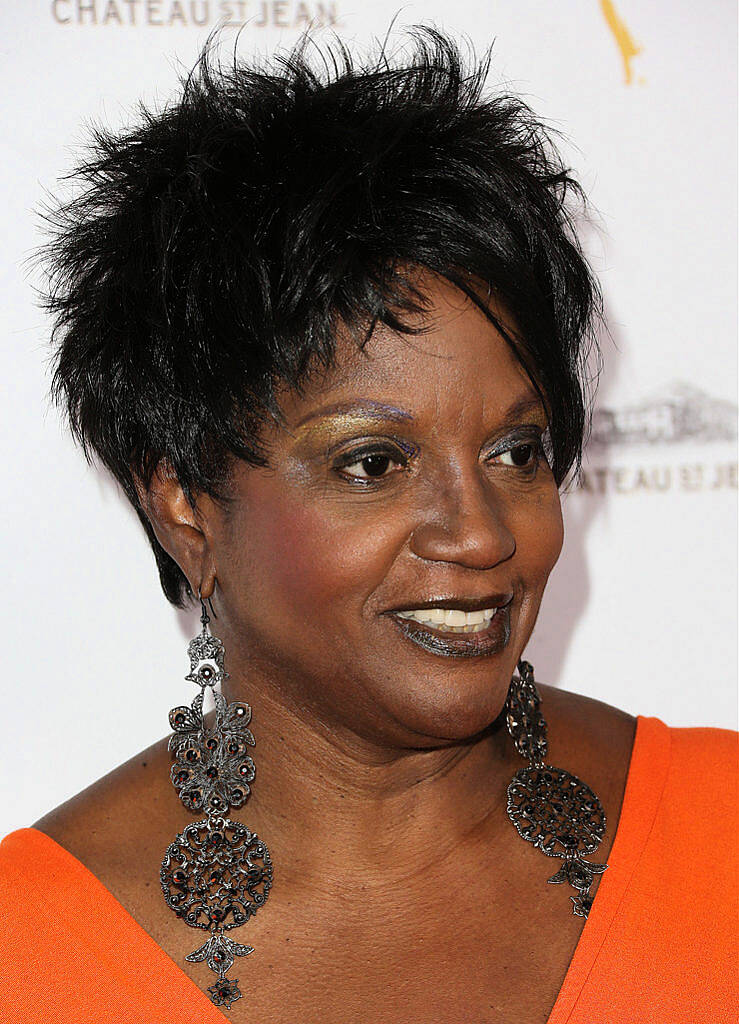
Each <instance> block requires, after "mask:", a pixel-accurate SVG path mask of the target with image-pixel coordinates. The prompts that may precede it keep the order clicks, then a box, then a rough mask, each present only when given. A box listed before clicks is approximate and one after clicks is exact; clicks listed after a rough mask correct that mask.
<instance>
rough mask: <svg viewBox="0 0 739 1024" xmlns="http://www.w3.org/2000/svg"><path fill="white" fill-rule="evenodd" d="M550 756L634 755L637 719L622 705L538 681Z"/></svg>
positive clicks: (589, 758) (580, 758)
mask: <svg viewBox="0 0 739 1024" xmlns="http://www.w3.org/2000/svg"><path fill="white" fill-rule="evenodd" d="M537 688H538V690H539V695H540V697H541V711H542V714H543V715H544V718H545V720H546V722H547V726H548V730H547V732H548V739H549V747H550V754H549V756H550V758H553V759H556V758H558V757H561V758H562V759H564V758H574V759H575V760H576V761H587V762H591V761H594V760H599V759H600V760H602V759H604V758H606V759H613V758H614V757H617V756H619V755H620V756H626V757H627V758H628V757H630V756H631V749H632V747H633V743H634V737H635V734H636V724H637V720H636V718H635V716H634V715H631V714H629V713H628V712H627V711H624V710H622V709H621V708H618V707H615V706H614V705H612V704H607V703H606V702H605V701H601V700H597V699H596V698H594V697H587V696H585V695H584V694H581V693H572V692H571V691H569V690H563V689H561V688H560V687H557V686H549V685H547V684H546V683H538V682H537Z"/></svg>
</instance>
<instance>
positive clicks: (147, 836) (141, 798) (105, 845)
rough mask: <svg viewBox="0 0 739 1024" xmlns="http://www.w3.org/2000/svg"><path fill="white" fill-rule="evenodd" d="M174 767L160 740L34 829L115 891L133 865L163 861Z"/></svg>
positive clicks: (55, 811)
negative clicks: (163, 844)
mask: <svg viewBox="0 0 739 1024" xmlns="http://www.w3.org/2000/svg"><path fill="white" fill-rule="evenodd" d="M169 767H170V759H169V755H168V753H167V744H166V740H160V741H159V742H158V743H155V744H154V745H153V746H151V747H148V748H147V749H146V750H143V751H141V753H140V754H137V755H136V756H135V757H132V758H131V759H130V760H129V761H126V762H125V763H124V764H122V765H120V766H119V767H117V768H115V769H114V770H113V771H111V772H109V773H108V774H107V775H105V776H103V777H102V778H101V779H98V780H97V781H96V782H94V783H93V784H92V785H91V786H88V787H87V788H86V789H84V790H82V791H81V792H80V793H78V794H77V795H76V796H74V797H72V799H71V800H68V801H66V802H65V803H63V804H60V806H59V807H56V808H54V810H52V811H50V812H49V813H48V814H45V815H44V816H43V817H42V818H40V819H39V820H38V821H37V822H35V823H34V825H33V828H34V829H36V830H37V831H39V832H42V833H44V835H46V836H48V837H49V838H50V839H53V840H54V841H55V842H56V843H57V844H58V845H59V846H61V847H63V848H64V849H65V850H66V851H67V852H68V853H70V854H72V856H73V857H75V858H76V859H77V860H78V861H80V862H81V863H82V864H83V865H84V866H85V867H86V868H87V869H88V870H90V871H91V872H92V873H93V874H94V875H96V877H97V878H98V879H100V881H102V882H103V884H104V885H106V886H107V887H108V888H109V889H113V890H114V891H115V890H116V889H118V888H119V887H120V879H125V878H126V877H127V876H128V875H129V870H128V869H129V867H130V864H131V862H132V860H133V861H134V862H135V861H137V860H140V859H141V858H143V859H145V860H149V859H151V858H156V856H157V855H158V857H159V859H161V852H162V851H161V850H160V849H159V845H160V842H159V841H160V840H161V837H163V836H164V837H166V836H167V835H168V834H169V833H168V832H167V829H168V828H171V823H170V822H169V820H168V811H169V809H170V808H171V801H170V800H168V799H166V798H167V797H168V796H169V788H170V785H171V784H170V782H169ZM165 845H166V842H165Z"/></svg>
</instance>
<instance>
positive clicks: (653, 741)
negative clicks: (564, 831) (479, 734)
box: [19, 715, 670, 1024]
mask: <svg viewBox="0 0 739 1024" xmlns="http://www.w3.org/2000/svg"><path fill="white" fill-rule="evenodd" d="M669 749H670V735H669V729H668V727H667V726H666V725H665V724H664V722H662V721H661V720H660V719H659V718H652V717H644V716H642V715H637V717H636V729H635V733H634V741H633V744H632V748H631V756H630V759H629V768H628V773H627V778H626V785H625V788H624V796H623V800H622V802H621V809H620V813H619V818H618V823H617V825H616V833H615V836H614V840H613V843H612V845H611V850H610V854H609V857H608V863H609V867H608V870H607V871H606V872H605V874H604V875H603V876H602V877H601V879H600V882H599V885H598V888H597V890H596V894H595V897H594V899H593V905H592V908H591V911H590V914H589V916H588V919H587V921H586V922H585V926H584V927H583V930H582V932H581V933H580V937H579V939H578V942H577V945H576V947H575V952H574V954H573V956H572V959H571V961H570V964H569V967H568V969H567V972H566V974H565V978H564V981H563V983H562V986H561V988H560V990H559V993H558V995H557V999H556V1001H555V1003H554V1006H553V1008H552V1010H551V1012H550V1014H549V1017H548V1018H547V1021H546V1024H566V1022H567V1021H568V1020H569V1019H570V1015H571V1013H572V1011H573V1009H574V1007H575V1005H576V1003H577V1000H578V997H579V995H580V993H581V991H582V989H583V986H584V985H585V983H586V981H587V979H588V977H589V975H590V973H591V971H592V969H593V967H594V964H595V961H596V959H597V956H598V953H599V951H600V950H601V948H602V946H603V944H604V942H605V941H606V938H607V935H608V932H609V929H610V927H611V925H612V923H613V920H614V917H615V915H616V913H617V910H618V907H619V905H620V903H621V900H622V898H623V895H624V893H625V891H626V889H627V887H628V884H629V881H630V879H631V877H632V874H633V872H634V869H635V867H636V865H637V863H638V859H639V855H640V853H641V850H642V849H643V847H644V844H645V842H646V839H647V836H648V834H649V831H650V828H651V825H652V822H653V821H654V817H655V814H656V811H657V808H658V806H659V801H660V797H661V794H662V790H663V788H664V783H665V779H666V776H667V768H668V765H669ZM19 831H21V832H31V833H34V834H35V837H36V838H37V841H39V837H42V838H41V839H40V842H41V843H42V845H43V844H44V843H46V844H51V847H52V849H53V853H52V854H51V856H55V857H56V860H57V861H59V862H61V865H62V868H63V862H64V861H66V863H67V864H69V863H70V862H71V863H73V865H74V873H75V874H76V876H77V879H78V884H79V883H81V884H82V885H84V889H85V896H86V900H87V902H88V903H89V902H92V903H94V902H95V895H94V893H95V890H96V889H97V890H98V892H99V894H100V896H99V898H102V899H103V902H104V903H105V904H106V905H107V908H108V910H109V911H110V912H111V913H114V914H115V915H117V916H118V918H119V919H120V926H119V927H120V930H121V931H123V932H127V933H128V935H129V941H128V943H127V953H128V959H129V960H130V959H131V952H132V949H134V948H135V940H134V939H133V936H136V937H137V938H138V949H136V953H135V955H136V957H137V958H140V959H141V961H142V962H144V963H145V964H146V971H147V973H149V974H151V972H152V969H153V970H155V971H156V972H157V974H158V975H159V976H160V977H161V979H162V985H163V986H164V987H166V990H167V991H168V993H169V994H170V995H176V993H178V992H179V994H180V995H181V998H182V999H183V1001H184V1002H185V1003H186V1004H187V1005H188V1007H190V1008H191V1009H192V1010H194V1011H195V1012H197V1013H198V1015H199V1018H200V1020H201V1022H202V1024H223V1021H224V1020H228V1019H229V1018H228V1017H227V1016H226V1014H225V1013H223V1012H222V1011H221V1010H219V1009H218V1008H217V1007H216V1006H215V1005H214V1004H213V1003H212V1002H211V1001H210V999H209V997H208V996H207V994H206V993H205V991H204V990H203V989H201V988H200V987H199V986H198V985H197V984H196V983H195V982H194V981H193V980H192V979H191V978H190V976H189V975H188V974H186V973H185V971H184V970H182V968H181V967H180V966H179V965H178V964H177V963H176V961H175V960H173V959H172V958H171V957H170V956H169V954H168V953H167V952H166V951H165V950H164V949H163V948H162V947H161V946H160V945H159V944H158V943H157V942H156V940H155V939H154V938H153V937H152V936H151V935H150V934H149V933H148V932H147V931H146V930H145V928H144V927H143V926H142V925H141V924H139V922H138V921H137V920H136V919H135V918H134V917H133V916H132V915H131V914H130V913H129V911H128V910H126V908H125V907H124V906H123V904H121V903H120V902H119V901H118V900H117V899H116V897H115V896H114V895H113V894H112V893H111V892H110V890H109V889H108V888H107V887H106V886H105V885H104V884H103V883H102V882H101V881H100V879H99V878H98V877H97V876H96V875H94V874H93V873H92V872H91V871H90V869H89V868H87V867H86V866H85V865H84V864H83V863H82V862H81V861H80V860H78V858H77V857H75V856H74V854H72V853H70V852H69V851H68V850H67V849H65V848H64V847H63V846H61V845H60V844H59V843H57V842H56V840H54V839H52V838H51V837H50V836H47V835H46V833H44V832H41V831H40V830H39V829H34V828H30V829H23V830H19ZM42 856H43V854H42ZM48 857H49V854H48V853H47V862H48ZM109 927H110V928H111V934H113V935H114V934H115V924H114V923H113V924H112V925H110V926H109Z"/></svg>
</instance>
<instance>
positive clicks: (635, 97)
mask: <svg viewBox="0 0 739 1024" xmlns="http://www.w3.org/2000/svg"><path fill="white" fill-rule="evenodd" d="M394 17H395V21H394V24H393V30H392V32H391V35H390V43H391V49H392V48H394V47H402V35H403V27H404V26H406V25H411V24H415V23H421V22H424V23H427V24H436V25H438V26H439V27H441V28H443V29H445V30H447V31H450V32H451V33H452V34H454V35H455V37H457V38H458V39H460V40H463V37H465V36H466V37H467V38H468V39H469V40H471V41H472V43H473V44H474V47H475V50H476V51H477V53H478V54H481V53H482V52H483V51H484V49H485V48H486V47H487V46H488V45H489V44H490V43H491V42H493V41H494V60H493V65H492V68H491V72H490V77H489V80H488V89H489V90H491V91H492V90H495V89H500V88H503V89H509V90H514V91H516V92H518V93H519V94H521V95H522V96H524V98H525V99H526V100H527V101H528V102H529V104H530V105H531V106H533V107H534V109H535V110H536V111H537V112H538V113H539V114H540V115H541V116H542V117H544V118H545V119H546V120H547V121H548V123H549V124H550V125H551V126H552V127H553V128H555V129H556V130H557V131H559V132H561V133H562V134H563V136H564V141H563V143H562V148H563V149H564V152H565V156H566V158H567V160H568V161H569V162H570V164H571V166H572V167H573V168H574V169H575V171H576V172H577V175H578V177H579V179H580V181H581V182H582V184H583V185H584V188H585V190H586V192H587V194H588V196H589V198H590V200H591V203H592V206H593V216H592V218H591V220H590V222H589V223H588V224H587V225H583V229H582V230H583V240H584V244H585V246H586V249H587V252H588V254H589V257H590V259H591V261H592V263H593V266H594V268H595V270H596V272H597V273H598V275H599V277H600V280H601V282H602V287H603V291H604V295H605V302H606V313H607V318H608V332H607V333H605V332H604V334H603V337H602V338H601V344H602V348H603V359H604V369H603V374H602V379H601V386H600V389H599V393H598V398H597V405H596V411H595V417H594V424H593V434H592V439H591V441H590V444H589V447H588V450H587V453H586V459H585V464H584V470H583V473H582V477H581V479H580V481H579V483H578V485H577V486H573V487H572V488H571V489H570V490H569V491H568V493H567V494H566V495H564V497H563V503H564V514H565V524H566V532H567V536H566V541H565V548H564V552H563V555H562V558H561V561H560V563H559V565H558V566H557V568H556V570H555V572H554V574H553V576H552V579H551V582H550V586H549V589H548V591H547V594H546V597H545V600H544V603H543V606H542V610H541V614H540V618H539V623H538V625H537V628H536V632H535V634H534V637H533V638H532V640H531V643H530V645H529V648H528V651H527V656H528V657H529V659H530V660H531V661H532V662H533V663H534V665H535V666H536V670H537V676H538V677H539V678H540V679H542V680H543V681H547V682H551V683H554V684H556V685H558V686H561V687H563V688H565V689H569V690H574V691H577V692H581V693H586V694H588V695H590V696H593V697H595V698H598V699H600V700H603V701H606V702H608V703H610V704H614V705H617V706H619V707H622V708H624V709H626V710H627V711H629V712H630V713H632V714H643V715H658V716H659V717H660V718H662V719H663V720H664V721H666V722H667V723H668V724H670V725H675V726H679V725H717V726H725V727H731V728H736V725H737V692H736V687H737V671H736V670H737V664H736V639H735V637H736V630H735V617H736V604H737V594H736V589H737V588H736V562H737V531H736V504H737V449H736V430H737V397H736V369H737V367H736V347H737V346H736V327H735V309H736V195H735V180H736V61H735V38H736V24H735V21H736V11H735V4H734V3H733V2H731V0H712V2H711V3H709V4H696V3H693V2H690V0H652V2H650V3H649V4H644V3H639V2H637V0H613V2H612V0H564V2H561V3H557V4H554V3H542V2H541V0H489V2H486V3H484V4H483V3H480V2H479V0H458V2H456V3H454V4H448V3H445V2H441V0H424V2H423V3H406V4H404V5H403V6H402V7H399V6H398V5H397V4H396V3H386V2H380V0H370V2H365V3H363V4H361V5H359V4H356V3H352V2H350V0H335V2H330V3H315V2H306V3H298V2H294V0H25V2H23V3H20V2H19V0H16V2H15V3H13V2H7V3H5V4H4V5H3V7H2V12H0V48H1V50H2V70H1V71H0V76H2V84H3V88H2V96H3V102H2V118H3V133H2V134H3V143H4V145H3V160H2V166H1V170H0V174H1V175H2V183H3V202H2V206H1V207H0V218H1V220H2V238H3V246H2V253H1V255H0V260H1V267H2V276H1V279H0V288H1V289H2V294H1V299H2V301H1V305H0V318H1V320H2V356H3V381H4V385H5V387H4V388H3V391H4V399H3V403H2V405H1V406H0V408H1V410H2V418H3V423H2V444H3V468H4V500H3V502H2V509H3V517H4V524H3V531H2V543H3V567H4V573H5V587H4V605H5V616H4V619H5V635H6V641H5V656H4V666H3V679H4V687H5V692H4V708H3V712H4V729H3V734H4V744H3V750H4V753H3V757H4V762H5V765H6V768H8V767H10V766H11V765H12V768H13V771H12V773H8V772H6V778H7V779H8V785H7V786H6V788H5V800H4V804H3V807H4V810H3V820H2V822H0V834H4V833H5V832H6V831H9V830H11V829H12V828H15V827H19V826H22V825H24V824H29V823H31V822H32V821H34V820H36V818H38V817H39V816H40V815H41V814H42V813H43V812H44V811H46V810H48V809H50V808H51V807H53V806H55V805H56V804H58V803H60V802H61V801H63V800H65V799H66V798H68V797H69V796H71V795H72V794H73V793H75V792H77V791H78V790H79V789H81V788H83V787H84V786H86V785H88V784H89V783H90V782H91V781H92V780H93V779H95V778H97V777H99V776H100V775H102V774H104V773H106V772H107V771H109V770H111V769H112V768H114V767H115V766H116V765H118V764H119V763H121V762H122V761H124V760H126V759H127V758H129V757H131V756H133V755H134V754H136V753H137V752H138V751H139V750H141V749H143V748H144V747H146V746H147V745H149V744H150V743H152V742H154V741H155V740H157V739H158V738H160V737H161V736H163V735H164V734H165V733H166V732H167V712H168V710H169V708H170V707H172V706H173V705H174V704H177V703H180V702H181V701H182V700H183V699H189V698H190V696H191V695H190V694H189V693H188V691H187V689H186V688H187V686H188V685H189V684H187V683H185V682H184V680H183V676H184V675H185V673H186V671H187V670H188V664H187V661H186V657H185V649H186V644H187V641H188V639H189V638H190V637H191V636H192V635H193V634H194V632H195V631H196V626H197V618H196V615H195V613H194V612H193V613H179V612H176V611H175V610H173V609H172V608H171V607H170V606H169V605H168V604H167V602H166V601H165V599H164V597H163V595H162V593H161V591H160V589H159V583H158V578H157V575H156V571H155V567H154V561H153V558H152V556H151V553H150V550H149V548H148V545H147V544H146V541H145V539H144V536H143V533H142V531H141V529H140V526H139V523H138V520H137V519H136V517H135V515H134V514H133V512H132V511H131V510H130V509H129V508H128V507H127V505H126V504H125V502H124V500H123V499H122V497H121V496H120V494H119V493H118V491H117V489H116V487H115V486H114V485H113V484H112V483H111V481H110V480H109V479H108V478H107V477H106V476H105V475H104V474H103V473H101V472H100V471H99V470H97V469H96V468H95V467H94V466H92V467H91V466H88V465H87V464H86V463H85V461H84V458H83V457H82V455H81V453H80V452H79V451H78V450H76V449H75V447H74V446H73V444H72V442H71V440H70V438H69V437H68V436H67V434H66V431H65V429H64V427H63V426H62V424H61V422H60V418H59V415H58V413H57V411H56V410H55V409H54V408H53V407H52V406H51V404H50V402H49V400H48V386H49V350H48V325H47V323H46V322H45V319H44V315H43V314H42V313H41V312H40V310H39V308H38V306H37V304H36V297H35V295H34V291H33V288H34V283H35V280H34V275H33V272H32V270H31V269H30V267H29V263H28V258H29V256H30V254H31V253H32V252H33V250H34V248H35V247H36V246H37V245H38V244H39V242H40V240H41V236H40V232H39V220H38V216H37V214H36V213H35V212H34V211H37V210H38V209H39V208H40V206H41V204H42V203H43V202H44V200H45V198H47V194H48V193H49V192H51V193H54V192H55V191H57V189H58V185H57V181H58V179H59V177H60V175H62V174H63V173H64V172H65V171H67V170H69V169H70V167H71V166H72V164H73V162H74V161H75V159H76V158H77V157H78V156H79V154H80V146H82V145H84V143H85V140H86V138H87V132H88V128H89V126H90V124H92V123H94V122H96V121H103V122H105V123H106V124H108V125H116V124H121V125H122V124H124V123H126V122H127V121H128V120H130V118H131V116H132V112H133V110H134V107H135V104H136V102H137V101H138V100H139V99H144V100H145V101H146V102H147V103H149V104H153V105H155V106H156V105H159V104H161V103H164V102H165V101H166V100H167V99H168V97H170V96H171V95H172V93H173V91H174V90H175V89H176V85H177V80H178V77H179V76H180V75H181V74H182V73H183V71H186V70H187V69H188V68H190V67H191V66H192V65H193V63H194V61H195V59H196V56H197V54H198V51H199V49H200V47H201V46H202V45H203V43H204V41H205V39H206V38H207V36H208V34H209V33H210V32H212V31H213V30H214V29H216V28H218V27H221V28H222V29H223V39H222V44H221V45H222V46H223V47H224V48H225V49H226V50H229V49H230V47H231V46H232V45H233V43H234V41H235V39H236V36H237V35H238V49H239V52H241V53H242V54H243V55H244V57H245V58H249V57H250V56H251V55H254V54H259V55H264V56H266V55H269V54H271V53H273V52H274V51H275V50H277V49H278V48H288V47H290V46H291V45H292V43H293V42H294V41H295V40H296V39H297V37H298V35H299V34H300V33H301V32H302V31H304V30H305V29H306V28H308V27H311V26H312V30H313V31H314V33H315V34H316V38H317V40H319V41H320V39H321V38H324V37H326V38H327V39H328V38H330V37H331V36H332V35H333V34H334V33H336V34H338V35H339V36H340V37H341V38H342V39H343V40H345V41H346V42H347V43H348V44H349V45H350V46H353V47H356V48H357V49H358V50H360V51H363V52H364V51H365V50H366V48H367V47H368V46H371V45H372V43H373V40H374V39H382V38H384V36H385V34H386V33H387V31H388V28H389V26H390V24H391V22H392V21H393V18H394Z"/></svg>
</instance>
